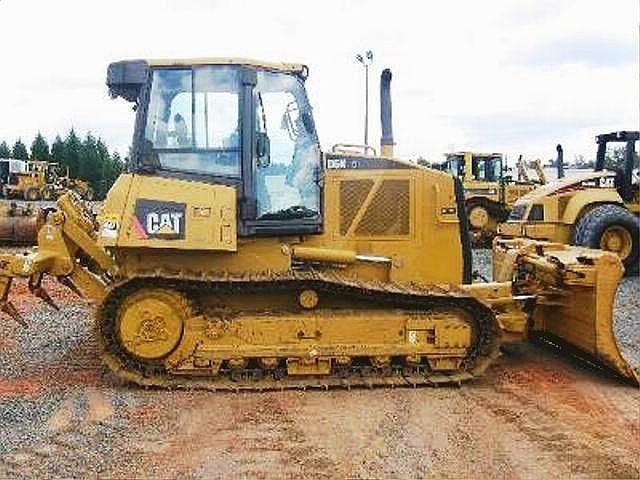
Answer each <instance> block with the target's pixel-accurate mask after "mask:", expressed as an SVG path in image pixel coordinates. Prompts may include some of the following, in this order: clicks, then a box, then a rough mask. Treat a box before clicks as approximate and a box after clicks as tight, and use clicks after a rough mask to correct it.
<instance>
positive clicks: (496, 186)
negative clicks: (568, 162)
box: [438, 152, 546, 246]
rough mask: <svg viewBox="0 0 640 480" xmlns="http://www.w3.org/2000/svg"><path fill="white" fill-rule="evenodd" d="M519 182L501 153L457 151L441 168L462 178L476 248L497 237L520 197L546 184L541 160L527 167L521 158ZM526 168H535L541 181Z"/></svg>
mask: <svg viewBox="0 0 640 480" xmlns="http://www.w3.org/2000/svg"><path fill="white" fill-rule="evenodd" d="M516 167H517V169H518V177H517V179H514V178H512V177H511V176H509V175H505V173H506V172H507V169H506V165H505V161H504V157H503V155H502V154H501V153H479V152H454V153H448V154H446V155H445V161H444V162H443V163H442V164H441V165H440V166H439V167H438V168H439V169H441V170H445V171H448V172H450V173H451V174H452V175H455V176H456V177H458V178H460V180H461V181H462V186H463V188H464V197H465V207H466V210H467V218H468V219H469V230H470V233H471V236H472V241H473V243H474V245H475V246H486V245H487V244H490V243H491V240H492V239H493V237H494V236H495V234H496V231H497V226H498V223H499V222H503V221H505V220H506V219H507V216H508V215H509V212H510V210H511V207H512V206H513V204H514V203H515V202H516V200H518V199H519V198H520V197H522V196H524V195H525V194H527V193H529V192H531V191H532V190H534V189H535V188H537V187H538V186H540V185H542V184H544V183H546V180H545V177H544V173H543V172H542V168H541V165H540V161H539V160H538V161H536V162H529V163H528V164H527V163H526V162H524V161H523V160H522V155H521V156H520V157H519V159H518V162H517V164H516ZM527 167H531V168H534V169H535V171H536V173H537V176H538V179H537V180H532V179H531V178H530V176H529V174H528V172H527Z"/></svg>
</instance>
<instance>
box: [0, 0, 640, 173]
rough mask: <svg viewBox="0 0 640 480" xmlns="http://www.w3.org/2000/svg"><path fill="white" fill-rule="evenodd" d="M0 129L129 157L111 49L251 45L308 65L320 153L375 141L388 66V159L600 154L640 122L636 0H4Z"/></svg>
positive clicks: (188, 52) (171, 53) (155, 53)
mask: <svg viewBox="0 0 640 480" xmlns="http://www.w3.org/2000/svg"><path fill="white" fill-rule="evenodd" d="M0 25H2V27H1V28H0V45H1V47H0V48H1V50H0V51H1V52H2V75H0V108H1V110H0V112H1V114H0V141H1V140H6V141H7V143H9V145H10V146H11V145H13V143H14V142H15V141H16V140H17V139H18V138H21V139H23V141H25V143H27V144H28V145H27V146H29V144H30V142H31V141H32V139H33V137H34V136H35V135H36V133H37V132H38V131H40V132H41V133H42V134H43V135H44V136H45V138H47V140H48V141H49V143H51V142H52V141H53V140H54V138H55V135H56V134H58V133H59V134H61V135H64V134H66V132H68V130H69V129H70V128H71V127H73V128H74V129H75V130H76V132H77V133H78V134H80V135H81V136H84V135H85V134H86V133H87V132H91V133H92V134H93V135H95V136H99V137H101V138H102V139H103V140H105V142H106V143H107V145H108V146H109V148H110V149H116V150H118V151H119V152H120V153H122V154H126V153H127V150H128V146H129V144H130V142H131V138H132V133H133V122H134V115H135V114H134V112H133V111H132V110H131V105H130V104H128V103H127V102H125V101H124V100H122V99H117V100H111V99H110V98H109V96H108V93H107V89H106V86H105V79H106V69H107V66H108V64H109V63H110V62H113V61H117V60H124V59H134V58H182V57H185V58H193V57H207V56H211V57H226V56H229V57H247V58H257V59H262V60H268V61H290V62H297V63H304V64H306V65H308V66H309V69H310V76H309V79H308V81H307V90H308V94H309V97H310V101H311V104H312V106H313V109H314V116H315V120H316V126H317V129H318V134H319V137H320V143H321V145H322V147H323V149H324V150H325V151H327V150H330V149H331V147H332V146H333V145H334V144H336V143H362V142H363V137H364V109H365V108H364V106H365V94H364V84H365V69H364V68H363V66H362V65H361V64H359V63H358V62H357V61H356V60H355V55H356V54H358V53H362V52H365V51H367V50H372V52H373V55H374V58H373V63H372V65H371V67H370V69H369V73H370V77H369V81H370V96H369V109H370V116H369V143H370V144H371V145H372V146H374V147H376V148H379V143H380V119H379V118H380V117H379V93H378V92H379V87H378V85H379V75H380V72H381V71H382V69H384V68H387V67H388V68H391V70H392V72H393V80H392V85H391V89H392V98H393V130H394V140H395V143H396V147H395V153H396V156H398V157H401V158H405V159H416V158H418V157H423V158H426V159H427V160H430V161H439V160H441V159H442V155H443V153H445V152H448V151H454V150H473V151H484V152H501V153H504V154H506V155H507V157H508V158H509V159H510V161H514V160H515V159H516V158H517V156H518V155H519V154H522V155H523V156H524V157H525V158H529V159H535V158H540V159H542V160H543V161H546V160H548V159H550V158H553V157H554V156H555V146H556V144H558V143H561V144H562V145H563V147H564V153H565V159H566V160H569V161H571V160H572V159H573V158H575V157H576V156H577V155H583V156H584V157H585V158H586V159H590V158H594V157H595V150H596V148H595V142H594V136H595V135H596V134H598V133H604V132H611V131H616V130H637V129H640V127H639V123H640V119H639V115H640V114H639V111H640V73H639V57H640V53H639V43H640V40H639V32H640V28H639V26H640V2H638V0H608V1H606V2H604V1H602V0H518V1H510V0H483V1H477V0H449V1H446V2H445V1H434V2H427V1H423V0H415V1H413V0H396V1H395V2H391V1H388V0H387V1H378V0H324V1H320V0H316V1H304V0H269V1H266V0H226V1H223V0H180V1H177V0H175V1H171V0H135V1H134V0H108V1H103V0H91V1H88V0H56V1H51V0H37V1H36V0H0Z"/></svg>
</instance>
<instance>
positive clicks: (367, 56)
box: [356, 50, 373, 145]
mask: <svg viewBox="0 0 640 480" xmlns="http://www.w3.org/2000/svg"><path fill="white" fill-rule="evenodd" d="M356 60H357V61H358V62H360V63H361V64H362V66H364V144H365V145H369V65H371V63H372V62H373V52H372V51H371V50H367V51H366V52H364V54H360V53H358V54H357V55H356Z"/></svg>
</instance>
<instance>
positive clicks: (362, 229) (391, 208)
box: [356, 180, 410, 236]
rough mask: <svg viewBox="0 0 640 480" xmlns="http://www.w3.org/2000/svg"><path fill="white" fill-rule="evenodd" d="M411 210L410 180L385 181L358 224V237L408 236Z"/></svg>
mask: <svg viewBox="0 0 640 480" xmlns="http://www.w3.org/2000/svg"><path fill="white" fill-rule="evenodd" d="M409 208H410V202H409V180H384V181H383V182H382V185H381V186H380V189H379V190H378V192H377V193H376V195H375V197H374V198H373V201H372V202H371V204H370V205H369V206H368V208H367V210H366V212H365V214H364V216H363V217H362V220H361V221H360V223H359V224H358V226H357V228H356V235H358V236H377V235H408V234H409V214H410V212H409Z"/></svg>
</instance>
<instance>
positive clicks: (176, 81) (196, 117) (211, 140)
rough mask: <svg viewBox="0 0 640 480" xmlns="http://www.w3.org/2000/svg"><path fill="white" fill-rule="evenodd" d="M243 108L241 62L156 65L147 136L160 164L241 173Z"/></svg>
mask: <svg viewBox="0 0 640 480" xmlns="http://www.w3.org/2000/svg"><path fill="white" fill-rule="evenodd" d="M239 111H240V81H239V74H238V70H237V69H236V68H233V67H227V66H199V67H193V68H188V69H187V68H185V69H179V68H178V69H167V68H164V69H156V70H155V71H154V72H153V77H152V86H151V93H150V99H149V109H148V112H147V123H146V128H145V140H146V142H147V143H148V144H150V145H151V148H152V150H153V152H154V154H155V155H156V156H157V158H158V162H159V164H160V167H161V168H164V169H167V170H174V171H184V172H195V173H205V174H211V175H219V176H226V177H239V176H240V153H241V146H240V122H239V118H240V116H239Z"/></svg>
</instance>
